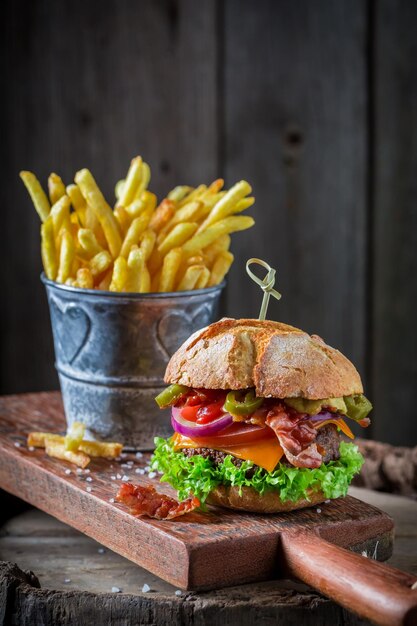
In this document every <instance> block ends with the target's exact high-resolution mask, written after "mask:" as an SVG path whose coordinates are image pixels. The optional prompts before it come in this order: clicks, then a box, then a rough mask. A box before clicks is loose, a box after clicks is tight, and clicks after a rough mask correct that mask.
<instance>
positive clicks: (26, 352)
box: [0, 0, 417, 445]
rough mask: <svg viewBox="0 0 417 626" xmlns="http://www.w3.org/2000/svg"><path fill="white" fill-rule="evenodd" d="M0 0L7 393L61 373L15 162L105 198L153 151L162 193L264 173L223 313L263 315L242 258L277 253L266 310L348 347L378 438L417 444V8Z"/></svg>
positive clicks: (1, 369)
mask: <svg viewBox="0 0 417 626" xmlns="http://www.w3.org/2000/svg"><path fill="white" fill-rule="evenodd" d="M4 4H5V6H4V10H3V19H2V21H1V25H0V29H1V34H2V37H1V38H0V46H1V47H2V54H1V55H0V63H1V68H2V77H3V84H4V86H5V94H6V95H5V97H4V98H3V99H2V101H1V106H2V115H1V120H2V122H3V132H2V142H1V144H0V165H1V168H2V174H3V176H2V179H3V181H4V184H3V185H2V186H1V187H0V199H1V204H2V232H3V233H6V235H5V236H4V237H3V239H2V246H1V247H0V282H1V285H2V307H1V309H0V344H1V355H0V391H1V392H2V393H12V392H20V391H27V390H41V389H53V388H57V384H58V383H57V377H56V374H55V371H54V368H53V347H52V338H51V332H50V325H49V316H48V311H47V305H46V298H45V296H44V293H43V288H42V287H41V285H40V283H39V273H40V268H41V265H40V253H39V223H38V220H37V216H36V214H35V212H34V211H33V209H32V207H31V206H30V202H29V200H28V197H27V194H26V191H25V189H24V188H23V185H22V184H21V181H20V180H19V179H18V176H17V173H18V171H19V170H20V169H22V168H25V167H26V168H31V169H33V170H35V171H36V172H37V173H38V174H39V176H40V177H41V178H42V180H43V181H44V182H45V179H46V176H47V174H48V173H49V172H50V171H51V170H58V171H59V172H61V173H62V175H63V177H64V179H65V180H66V181H67V182H68V181H69V179H70V178H71V176H72V175H73V173H74V171H75V170H76V169H78V168H79V167H81V166H86V165H87V166H88V167H90V168H91V169H92V170H93V172H94V173H95V174H96V176H97V179H98V181H99V183H100V184H101V185H102V186H103V188H104V190H105V191H106V193H111V192H112V184H113V181H115V180H116V179H117V178H119V177H120V176H121V175H123V173H124V171H125V168H126V164H127V162H128V160H129V159H130V158H131V156H132V155H134V154H136V153H137V152H141V153H143V155H144V156H146V158H147V159H148V161H149V162H150V164H151V166H152V171H153V182H152V186H153V188H155V189H156V190H157V191H158V193H164V192H166V191H167V189H168V188H169V187H170V186H171V185H173V184H175V183H178V182H191V183H195V182H197V181H199V180H206V181H209V180H210V179H212V178H214V177H215V176H216V175H224V176H226V183H227V184H228V185H230V184H232V183H233V182H235V180H237V179H240V178H242V177H243V176H246V177H247V178H248V179H249V180H250V181H251V182H252V183H253V184H254V191H255V195H256V197H257V205H255V206H256V207H257V209H256V217H257V221H258V225H257V227H256V229H253V230H251V231H250V233H249V232H248V233H243V234H240V235H238V236H236V238H235V242H234V246H233V247H234V252H235V254H236V263H235V266H234V268H233V270H232V274H231V282H230V284H229V287H228V292H227V296H226V300H225V307H224V309H223V313H228V314H235V315H240V314H243V313H244V314H256V313H257V311H258V307H259V303H260V295H259V293H258V292H257V290H256V288H255V287H254V286H253V285H252V283H251V281H250V280H249V279H248V278H247V277H246V275H245V273H244V270H243V265H242V261H244V260H246V258H247V257H248V256H249V255H250V254H255V255H258V256H262V257H265V258H266V259H268V260H270V261H271V262H273V263H274V264H275V265H276V266H277V268H278V286H279V287H280V288H281V290H282V291H283V294H284V297H283V300H282V301H281V303H275V302H272V303H271V307H270V315H271V317H274V318H280V319H283V320H286V321H289V322H291V323H295V324H299V325H301V326H304V327H305V328H306V330H310V331H316V332H318V333H319V334H322V335H323V336H324V338H325V339H327V340H328V341H329V342H330V343H332V344H334V345H335V346H336V347H339V348H341V349H342V350H344V351H345V352H346V354H347V355H348V356H350V357H352V358H353V359H354V361H355V362H356V364H357V365H358V367H359V369H360V371H361V374H364V375H365V382H366V383H367V392H368V394H369V396H370V397H371V398H372V400H373V401H374V402H375V405H376V409H377V414H376V415H377V417H376V419H375V424H374V426H373V428H374V431H371V430H369V432H368V433H367V435H368V436H373V438H377V439H380V440H383V441H390V442H392V443H395V444H402V445H410V444H415V443H416V441H417V430H416V429H417V422H416V420H413V419H412V418H411V416H412V415H413V413H414V393H415V378H416V371H417V369H416V368H417V365H416V354H417V349H416V347H417V346H416V337H417V334H416V330H415V323H414V317H415V315H414V302H415V300H416V295H417V294H416V287H415V281H414V280H411V278H412V277H413V276H415V270H416V263H417V261H416V259H417V254H416V249H417V246H416V242H415V233H416V231H417V229H416V227H415V226H416V225H415V211H414V210H413V207H414V205H415V202H416V196H417V189H416V182H415V181H416V178H415V174H414V173H415V171H416V158H417V157H416V155H417V147H416V142H415V133H414V132H413V129H414V127H415V124H416V120H415V115H416V113H415V112H416V110H417V102H416V100H417V96H416V85H417V80H416V67H417V65H416V62H415V59H416V56H417V55H416V51H415V45H416V43H415V36H414V33H415V30H416V23H417V15H416V12H417V6H416V3H415V2H413V0H400V1H398V2H391V1H390V0H382V1H381V2H361V1H360V0H353V1H349V0H340V1H339V2H337V3H335V2H331V1H330V0H318V1H317V2H315V3H310V2H306V1H305V0H297V1H295V2H291V3H288V2H284V1H283V0H277V1H272V0H264V1H263V2H261V3H253V2H249V1H248V0H243V1H237V0H226V2H216V1H215V0H206V1H205V2H203V3H196V2H192V0H159V1H158V2H154V1H153V0H142V2H140V3H138V2H134V1H133V0H124V1H123V2H115V0H105V1H103V2H102V3H101V4H100V7H99V8H97V6H96V4H95V3H86V2H81V0H72V1H70V0H63V1H61V2H59V3H56V2H55V3H53V2H52V1H51V0H40V1H39V2H36V3H33V2H30V1H29V0H16V1H12V0H6V2H5V3H4ZM404 337H406V338H407V339H406V341H405V340H404ZM398 345H400V346H401V350H398V349H397V346H398ZM395 412H399V413H401V420H395V423H394V420H392V419H391V416H392V415H393V414H394V413H395ZM376 420H378V421H376Z"/></svg>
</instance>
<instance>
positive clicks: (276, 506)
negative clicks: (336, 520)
mask: <svg viewBox="0 0 417 626" xmlns="http://www.w3.org/2000/svg"><path fill="white" fill-rule="evenodd" d="M308 497H309V498H310V499H309V500H306V499H301V500H296V501H295V502H291V501H290V500H287V501H286V502H281V499H280V497H279V492H277V491H267V492H266V493H264V494H262V495H261V494H260V493H258V492H257V491H256V490H255V489H253V488H252V487H242V495H240V494H239V487H232V486H226V485H219V486H218V487H216V489H214V490H213V491H211V492H210V495H209V497H208V498H207V502H208V503H209V504H215V505H216V506H222V507H225V508H227V509H235V510H237V511H248V512H249V513H284V512H288V511H295V510H296V509H304V508H306V507H308V506H314V505H315V504H320V502H324V501H325V499H326V496H325V495H324V493H323V492H322V491H321V490H320V491H310V492H309V494H308Z"/></svg>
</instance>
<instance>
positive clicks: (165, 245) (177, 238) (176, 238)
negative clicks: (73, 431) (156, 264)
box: [158, 222, 198, 255]
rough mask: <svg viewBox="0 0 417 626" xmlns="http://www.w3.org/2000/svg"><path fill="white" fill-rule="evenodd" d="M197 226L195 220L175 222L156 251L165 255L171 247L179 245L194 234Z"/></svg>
mask: <svg viewBox="0 0 417 626" xmlns="http://www.w3.org/2000/svg"><path fill="white" fill-rule="evenodd" d="M197 228H198V224H196V223H195V222H185V223H182V224H177V225H176V226H174V228H173V229H172V230H171V231H170V232H169V233H168V235H167V236H166V237H165V239H164V240H163V242H162V243H161V244H160V245H159V246H158V252H159V253H160V254H162V255H165V254H167V252H169V251H170V250H172V248H178V246H181V245H182V244H183V243H185V242H186V241H188V239H190V237H192V235H194V233H195V232H196V230H197Z"/></svg>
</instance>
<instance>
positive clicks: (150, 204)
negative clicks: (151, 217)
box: [141, 189, 158, 211]
mask: <svg viewBox="0 0 417 626" xmlns="http://www.w3.org/2000/svg"><path fill="white" fill-rule="evenodd" d="M141 198H142V200H144V201H145V202H146V207H147V208H148V209H150V210H151V211H155V209H156V205H157V204H158V198H157V197H156V195H155V194H154V193H152V191H149V189H146V191H144V192H143V193H142V194H141Z"/></svg>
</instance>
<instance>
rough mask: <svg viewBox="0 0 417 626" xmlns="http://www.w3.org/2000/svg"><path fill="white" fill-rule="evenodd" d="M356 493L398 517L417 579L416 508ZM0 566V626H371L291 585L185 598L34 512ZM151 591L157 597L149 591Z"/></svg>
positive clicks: (9, 539)
mask: <svg viewBox="0 0 417 626" xmlns="http://www.w3.org/2000/svg"><path fill="white" fill-rule="evenodd" d="M352 495H354V496H356V497H359V498H361V499H363V500H365V501H367V502H369V503H370V504H373V505H375V506H378V507H379V508H382V509H383V510H385V511H386V512H388V513H389V514H390V515H391V516H392V517H393V518H394V520H395V526H396V541H395V545H394V555H393V557H392V558H391V559H390V561H389V562H390V563H391V564H392V565H393V566H395V567H398V568H400V569H403V570H406V571H410V572H412V573H414V574H417V524H416V520H417V503H415V502H413V501H411V500H409V499H406V498H403V497H399V496H392V495H388V494H380V493H377V492H371V491H368V490H362V489H355V488H352ZM115 532H117V529H115ZM375 549H376V550H378V546H376V548H375ZM369 556H371V557H372V556H373V555H372V554H371V555H369ZM0 559H2V560H3V561H4V562H5V563H3V565H2V566H1V567H0V594H1V599H0V607H1V608H0V624H1V625H2V626H3V625H4V626H6V624H7V625H8V624H19V626H20V625H22V626H29V625H30V626H32V625H33V624H45V625H47V626H52V625H54V626H57V625H60V624H64V625H72V624H74V625H75V624H77V625H78V624H83V626H84V625H85V626H88V625H89V624H91V625H93V624H94V626H102V625H103V626H107V625H109V626H110V625H111V626H128V625H130V624H144V625H151V624H158V626H159V625H162V626H163V625H165V624H170V626H173V625H176V624H178V625H180V624H181V625H182V624H184V625H188V624H193V625H194V626H197V625H201V626H209V625H210V626H217V625H220V624H221V625H222V626H232V625H235V624H236V625H239V626H240V625H242V626H246V625H248V626H249V625H252V624H257V625H258V624H259V625H263V624H265V625H267V624H268V625H269V624H279V625H282V626H286V625H290V624H291V625H295V624H303V626H304V625H306V626H309V625H310V624H311V625H313V624H314V626H321V625H323V626H324V625H330V624H331V625H333V624H340V625H342V624H346V625H348V624H349V625H350V626H358V625H362V624H366V623H367V622H365V621H363V620H360V619H359V618H356V616H354V615H353V614H352V613H349V612H347V611H345V610H343V609H341V608H340V607H339V606H337V605H336V604H334V603H333V602H330V601H328V600H327V599H325V598H323V597H322V596H320V595H319V594H317V593H315V592H313V591H312V590H310V589H308V588H307V587H306V586H305V585H301V584H297V583H294V582H291V581H268V582H264V583H257V584H248V585H242V586H238V587H229V588H226V589H222V590H217V591H211V592H204V593H190V592H181V594H180V593H179V590H176V589H175V587H173V586H171V585H170V584H168V583H166V582H164V581H163V580H161V579H159V578H157V577H156V576H153V575H152V574H150V573H149V572H147V571H146V570H144V569H141V568H140V567H137V566H136V565H134V564H133V563H131V562H130V561H128V560H126V559H124V558H123V557H121V556H119V555H117V554H115V553H113V552H111V551H110V550H107V549H103V548H102V547H101V546H100V545H99V544H98V543H96V542H95V541H93V540H92V539H89V538H88V537H86V536H84V535H83V534H82V533H79V532H77V531H76V530H74V529H72V528H70V527H69V526H67V525H65V524H63V523H61V522H59V521H57V520H55V519H54V518H52V517H50V516H48V515H46V514H44V513H41V512H40V511H37V510H31V511H28V512H27V513H24V514H22V515H19V516H18V517H15V518H14V519H12V520H10V521H9V522H8V523H7V524H6V525H5V526H4V527H3V528H2V531H1V534H0ZM14 563H16V564H17V566H18V567H16V566H14V565H13V564H14ZM25 571H32V572H34V576H30V575H27V574H25ZM38 584H40V588H39V587H38V586H37V585H38ZM144 585H148V586H149V587H150V590H149V591H143V587H144ZM112 588H117V589H120V592H117V591H112ZM145 589H146V587H145ZM176 591H177V593H176Z"/></svg>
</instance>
